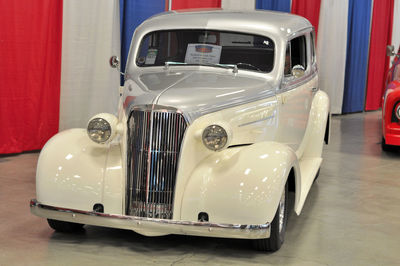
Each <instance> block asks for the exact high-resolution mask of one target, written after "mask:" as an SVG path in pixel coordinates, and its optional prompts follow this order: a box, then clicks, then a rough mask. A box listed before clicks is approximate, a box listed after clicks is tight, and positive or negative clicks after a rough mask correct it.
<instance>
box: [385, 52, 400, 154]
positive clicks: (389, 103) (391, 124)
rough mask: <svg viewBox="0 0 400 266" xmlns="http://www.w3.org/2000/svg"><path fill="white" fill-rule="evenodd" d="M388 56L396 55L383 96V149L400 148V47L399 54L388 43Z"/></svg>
mask: <svg viewBox="0 0 400 266" xmlns="http://www.w3.org/2000/svg"><path fill="white" fill-rule="evenodd" d="M386 55H387V56H393V55H395V58H394V61H393V64H392V67H391V68H390V69H389V72H388V75H387V79H386V91H385V93H384V95H383V97H382V135H383V136H382V150H384V151H391V150H393V149H394V148H395V147H396V146H398V147H399V148H400V47H399V50H398V52H397V54H396V53H395V52H394V47H393V46H392V45H388V46H387V49H386Z"/></svg>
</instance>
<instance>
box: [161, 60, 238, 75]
mask: <svg viewBox="0 0 400 266" xmlns="http://www.w3.org/2000/svg"><path fill="white" fill-rule="evenodd" d="M172 65H189V66H211V67H222V68H228V69H229V68H232V69H233V73H237V65H235V64H211V63H198V64H188V63H184V62H173V61H166V62H165V67H164V68H165V69H166V70H167V69H168V67H169V66H172Z"/></svg>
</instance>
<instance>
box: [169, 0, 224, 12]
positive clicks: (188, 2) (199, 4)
mask: <svg viewBox="0 0 400 266" xmlns="http://www.w3.org/2000/svg"><path fill="white" fill-rule="evenodd" d="M171 1H172V9H173V10H174V9H185V8H214V7H221V0H196V1H193V0H171Z"/></svg>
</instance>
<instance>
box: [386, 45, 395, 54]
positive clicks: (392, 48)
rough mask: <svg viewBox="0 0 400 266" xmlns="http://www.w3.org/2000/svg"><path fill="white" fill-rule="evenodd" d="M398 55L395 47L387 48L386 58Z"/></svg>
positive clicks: (389, 46)
mask: <svg viewBox="0 0 400 266" xmlns="http://www.w3.org/2000/svg"><path fill="white" fill-rule="evenodd" d="M394 55H396V53H395V52H394V46H393V45H388V46H386V56H394Z"/></svg>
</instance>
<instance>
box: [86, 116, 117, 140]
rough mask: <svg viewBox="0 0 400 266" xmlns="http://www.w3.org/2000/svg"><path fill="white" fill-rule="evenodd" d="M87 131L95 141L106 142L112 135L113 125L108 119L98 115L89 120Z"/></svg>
mask: <svg viewBox="0 0 400 266" xmlns="http://www.w3.org/2000/svg"><path fill="white" fill-rule="evenodd" d="M87 133H88V135H89V138H90V139H91V140H93V141H94V142H97V143H105V142H107V140H108V139H109V138H110V137H111V125H110V123H108V122H107V120H105V119H103V118H100V117H96V118H93V119H92V120H90V121H89V124H88V127H87Z"/></svg>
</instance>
